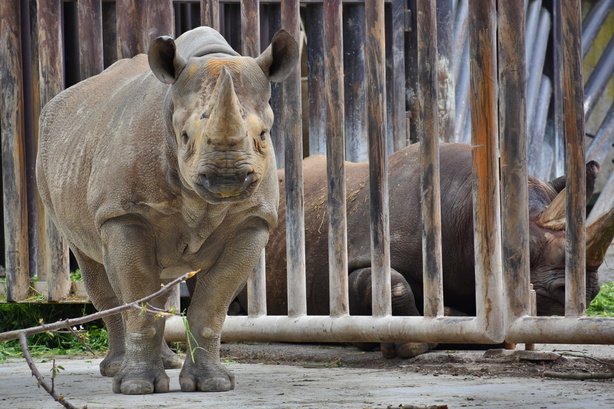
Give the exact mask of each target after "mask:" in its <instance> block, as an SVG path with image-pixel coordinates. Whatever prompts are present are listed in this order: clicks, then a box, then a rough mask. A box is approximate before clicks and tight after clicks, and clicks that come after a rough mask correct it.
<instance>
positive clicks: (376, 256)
mask: <svg viewBox="0 0 614 409" xmlns="http://www.w3.org/2000/svg"><path fill="white" fill-rule="evenodd" d="M154 3H155V7H153V4H154ZM524 3H526V2H508V1H500V2H499V4H498V7H497V4H496V2H495V0H488V1H480V2H478V1H471V0H469V1H468V0H438V1H437V2H433V1H421V0H411V1H404V0H400V1H399V0H390V1H383V0H373V1H371V0H369V1H366V2H361V1H340V0H329V1H328V0H325V1H302V2H298V1H296V2H295V1H281V2H280V1H266V2H265V1H263V2H259V1H254V0H252V1H248V0H244V1H240V2H239V1H232V0H228V1H205V0H202V1H200V2H199V1H181V2H173V1H170V0H168V1H156V2H151V3H148V2H147V3H146V2H142V1H138V0H117V1H100V0H87V1H85V0H80V1H79V2H68V1H66V2H64V1H60V0H38V1H30V2H27V1H25V2H20V1H18V0H7V1H5V2H3V3H2V5H0V18H2V20H3V22H4V23H6V24H5V25H3V31H2V33H1V38H2V40H3V42H2V44H7V46H4V45H3V46H2V49H1V50H0V51H1V53H2V54H1V55H0V58H1V61H0V75H1V80H2V100H1V103H2V106H1V107H0V108H1V113H2V118H1V120H2V123H1V126H2V141H3V145H2V146H3V161H2V172H3V191H4V202H3V203H4V215H5V216H4V225H5V242H4V246H5V258H6V261H5V267H6V278H7V280H6V284H5V285H4V288H5V292H6V295H7V299H8V301H10V302H20V301H23V300H26V299H28V297H31V296H32V293H31V290H30V288H31V287H34V288H36V289H37V290H38V291H42V293H43V294H42V295H43V298H44V300H45V301H48V302H68V301H70V300H71V299H75V300H81V301H82V300H83V298H82V297H83V296H84V294H82V293H79V291H81V290H80V289H79V288H80V287H79V285H78V284H75V283H74V282H71V280H70V275H69V274H70V258H69V253H68V249H67V246H66V244H65V243H64V242H63V240H62V239H61V238H60V237H59V236H58V235H57V233H56V232H55V229H54V227H53V225H52V223H51V222H50V221H48V220H47V219H46V217H45V215H44V211H43V209H42V206H41V205H40V203H39V201H38V200H37V199H36V191H35V186H34V178H33V169H34V167H33V164H34V162H33V161H34V157H35V146H36V118H37V117H38V112H40V109H41V107H42V106H43V105H44V104H45V103H46V102H47V101H48V100H49V99H51V97H52V96H53V95H55V94H57V93H58V92H59V91H60V90H61V89H62V88H64V86H65V85H66V86H68V85H70V84H71V83H74V82H76V81H79V80H82V79H85V78H87V77H89V76H91V75H94V74H96V73H98V72H100V71H101V70H102V69H103V68H104V67H106V66H108V65H109V64H110V63H112V62H113V61H115V60H116V59H118V58H122V57H129V56H132V55H134V54H136V53H138V52H145V51H146V50H147V47H148V44H149V41H150V40H151V39H152V38H153V37H155V36H157V35H162V34H179V33H181V32H183V31H186V30H188V29H190V28H192V27H194V26H197V25H199V24H200V23H201V22H202V23H203V24H207V25H211V26H213V27H214V28H216V29H219V30H220V31H221V32H222V33H223V34H224V36H225V37H226V38H227V39H228V40H229V42H230V44H231V45H233V47H235V49H237V50H239V51H241V53H242V54H245V55H257V54H259V52H260V44H262V43H267V42H268V40H269V39H270V37H271V35H272V34H273V33H274V32H275V31H276V30H277V29H278V28H284V29H286V30H288V31H289V32H290V33H292V34H293V35H294V36H295V38H297V39H299V38H302V36H303V35H304V36H305V37H306V41H305V42H303V45H304V47H305V49H304V55H305V59H306V64H304V66H303V67H302V70H301V71H302V72H301V71H299V70H298V69H297V71H296V72H295V73H294V75H292V76H291V77H290V78H289V79H288V80H287V81H286V82H285V83H284V84H283V85H282V86H281V87H279V88H277V87H276V88H275V89H274V93H273V95H274V96H273V102H272V103H273V106H274V107H275V108H276V125H275V128H274V129H273V131H272V135H273V137H274V138H276V140H275V142H276V147H275V148H276V156H277V159H278V167H280V168H284V169H285V173H286V181H287V183H286V191H285V192H281V194H284V195H286V202H287V208H288V214H287V232H288V235H287V243H288V246H287V247H288V249H289V250H288V254H287V259H288V282H289V283H290V284H289V288H288V306H289V308H288V311H289V314H288V315H287V316H270V315H267V313H266V300H265V299H264V298H265V294H266V289H265V287H264V286H265V282H266V280H265V274H266V272H265V271H264V270H263V269H262V268H260V269H257V271H256V272H255V274H253V275H252V277H251V278H250V281H249V283H248V291H249V301H250V304H249V311H248V315H247V316H229V317H228V318H227V320H226V323H225V326H224V333H223V338H224V339H226V340H262V341H267V340H268V341H323V342H330V341H342V342H348V341H373V342H375V341H397V340H411V341H425V342H471V343H499V342H502V341H503V340H506V341H509V342H573V343H613V342H614V325H613V324H614V321H612V320H611V319H605V318H586V317H583V313H584V309H585V307H586V306H585V305H584V297H583V294H584V293H585V291H586V288H585V286H586V284H585V282H586V281H585V273H586V272H585V261H584V248H585V234H584V230H585V222H584V219H585V213H584V212H585V210H584V209H585V203H584V200H583V197H584V195H583V192H584V189H585V187H584V183H585V181H584V172H585V170H584V161H585V157H587V153H586V152H585V146H584V145H585V141H584V116H585V114H586V115H587V116H588V115H589V114H590V113H591V110H592V107H594V104H595V101H596V100H598V99H599V96H600V91H602V90H603V89H604V88H605V85H604V84H606V83H607V81H609V80H610V78H611V77H612V68H610V67H611V65H612V64H611V62H610V61H609V60H611V59H612V58H611V56H612V55H613V53H608V52H607V51H606V52H604V54H603V56H604V60H603V63H601V60H600V63H599V64H598V67H596V68H595V70H594V71H593V72H594V73H597V74H599V75H597V74H595V76H594V77H593V75H591V77H590V78H589V81H588V82H587V85H586V88H585V89H584V90H583V81H582V74H581V69H580V64H581V62H582V56H583V51H584V50H585V49H587V48H589V47H590V42H591V40H590V36H591V35H592V34H591V33H593V32H597V31H598V29H599V28H600V27H601V26H602V25H603V22H604V21H605V19H606V17H607V16H608V15H609V14H610V12H611V10H612V6H613V3H614V2H613V1H606V0H601V1H598V2H596V3H595V5H594V6H593V9H591V12H590V13H589V14H588V15H587V17H586V19H585V21H584V35H583V33H582V31H583V28H582V21H581V12H580V2H579V1H562V2H559V1H553V2H552V5H551V7H550V8H543V7H542V2H541V1H531V2H528V5H526V6H525V4H524ZM146 5H149V6H150V7H146ZM301 17H302V18H301ZM58 21H63V24H58ZM546 21H547V23H546ZM4 23H3V24H4ZM525 24H526V26H527V30H526V32H525V31H524V30H518V27H524V26H525ZM550 26H552V27H553V30H552V33H553V35H552V36H551V37H552V38H553V40H552V42H551V43H550V44H551V45H550V47H552V51H551V52H552V53H553V54H554V61H557V63H555V64H553V66H554V67H555V72H554V74H553V75H552V76H551V77H552V78H554V79H555V80H554V81H552V80H551V79H550V77H547V76H545V75H543V70H544V68H543V65H544V62H543V61H544V59H545V54H546V48H547V44H548V40H544V38H546V39H548V38H550V37H549V36H548V33H543V32H541V30H545V29H546V27H547V28H549V27H550ZM152 29H155V30H153V31H152ZM589 29H591V30H592V31H590V30H589ZM154 31H155V32H154ZM593 38H594V36H593ZM585 41H587V42H588V44H586V45H585ZM610 43H612V41H610ZM109 44H111V45H112V46H109ZM435 44H437V47H435V46H434V45H435ZM525 45H526V47H525ZM530 45H531V47H530ZM533 45H534V46H533ZM607 49H608V50H609V49H610V47H609V46H608V48H607ZM529 55H531V57H529ZM535 56H537V57H535ZM557 58H558V59H557ZM536 60H537V61H541V63H537V64H534V63H533V62H534V61H536ZM528 62H531V64H530V68H529V69H527V66H528V65H529V64H528ZM535 65H537V66H536V67H535ZM599 67H600V68H599ZM301 77H303V78H304V79H303V80H302V79H301ZM592 78H594V79H593V80H592V82H591V79H592ZM303 90H307V93H308V97H307V104H305V105H306V108H305V109H303V111H301V102H302V99H303V98H301V95H302V92H303ZM551 94H553V95H554V97H553V99H552V100H553V103H552V104H549V103H544V100H547V101H549V100H550V95H551ZM585 97H586V98H587V99H585ZM589 97H590V98H589ZM540 98H541V99H540ZM561 101H567V104H566V105H565V106H563V105H561V104H562V102H561ZM531 104H533V105H531ZM544 104H545V105H546V106H549V105H553V107H554V118H555V119H554V120H553V121H552V124H551V126H552V127H553V130H552V132H551V134H552V135H554V136H553V137H552V142H551V143H547V141H546V140H547V139H548V135H549V134H548V132H547V131H546V127H547V126H546V122H547V118H548V109H547V107H546V108H545V109H538V108H541V107H543V106H544ZM531 106H532V107H533V108H531ZM613 112H614V108H610V110H609V113H608V115H607V116H606V118H605V119H604V120H603V123H602V125H601V127H600V128H599V132H598V133H597V135H596V137H595V138H594V140H593V143H592V144H591V145H590V147H589V149H588V152H589V153H591V152H592V154H594V155H596V156H595V157H592V158H594V159H598V160H600V161H603V160H604V159H605V156H606V154H607V152H608V149H609V148H610V147H611V145H612V134H613V133H614V131H613V129H614V122H613V121H614V114H613ZM303 113H305V116H303ZM468 118H470V119H468ZM281 124H283V126H282V125H281ZM302 124H305V126H302ZM304 128H307V129H308V130H307V131H306V132H305V131H303V129H304ZM439 140H445V141H465V142H471V144H472V145H473V152H474V181H473V183H474V199H475V206H474V217H475V220H476V223H475V226H476V228H475V232H474V236H475V245H476V255H478V256H477V257H476V286H477V288H476V293H477V300H476V303H477V313H476V316H475V317H448V316H444V315H443V306H444V302H445V300H444V299H443V287H442V280H443V279H442V266H441V264H442V263H441V257H442V254H441V220H440V212H441V209H440V205H439V203H438V200H439V197H440V192H439V183H438V182H439V162H438V161H439V156H438V149H437V143H438V141H439ZM417 141H421V143H422V152H421V155H422V175H421V183H422V186H423V189H422V191H423V192H424V195H423V204H422V213H423V220H424V227H423V232H413V234H422V235H423V240H424V243H425V246H426V249H427V251H425V252H424V254H425V260H424V266H425V268H424V270H425V272H426V273H425V275H424V287H425V294H427V295H426V296H425V300H426V303H425V306H424V311H425V314H424V317H402V316H391V307H390V305H391V299H390V292H391V287H390V250H389V245H390V243H389V240H390V237H389V226H388V224H389V217H388V195H387V186H388V173H387V172H388V169H387V162H386V157H387V155H388V154H389V153H391V152H392V151H395V150H398V149H400V148H402V147H404V146H405V145H407V144H408V143H410V142H417ZM317 153H325V154H326V155H327V160H328V165H327V169H328V171H329V173H328V179H329V185H328V186H329V193H328V211H329V220H328V223H329V232H330V242H329V259H330V263H329V264H330V266H331V271H330V298H331V299H330V305H331V311H330V316H312V315H307V310H306V289H305V281H306V280H305V274H306V271H305V264H306V263H305V251H304V247H305V244H304V228H305V227H304V219H303V213H304V209H303V182H302V179H303V170H302V158H303V157H304V156H307V155H308V154H317ZM527 157H528V158H530V159H529V162H528V163H527V160H526V158H527ZM548 158H550V159H548ZM587 158H588V157H587ZM344 160H353V161H366V160H368V162H369V166H370V170H371V172H370V175H371V176H370V181H369V189H370V205H371V209H372V211H371V220H370V223H371V226H372V227H371V235H372V266H373V270H374V271H375V272H376V274H375V275H374V278H373V297H374V299H373V306H374V308H373V316H350V315H349V311H348V288H347V286H348V283H347V270H348V265H347V237H346V230H347V225H346V224H347V221H346V220H347V215H346V214H345V204H346V198H345V167H344ZM548 160H549V163H550V164H551V165H550V166H549V167H546V168H547V170H539V172H542V173H541V174H540V175H539V176H540V177H542V178H547V177H550V176H552V175H551V172H553V170H554V172H555V173H556V174H557V175H560V174H561V173H562V169H563V165H564V166H565V167H566V174H567V180H568V182H567V183H568V184H567V208H568V211H567V221H566V223H567V240H568V244H567V254H568V256H567V261H568V262H567V263H566V277H567V279H566V280H567V281H566V293H567V309H566V316H565V317H534V316H532V315H531V310H530V308H531V307H530V304H531V302H530V291H529V268H528V263H529V254H528V250H527V249H528V247H527V245H528V238H529V232H528V214H527V209H526V208H527V205H526V203H527V200H528V197H527V192H526V186H525V184H524V183H518V181H526V179H527V174H528V172H529V167H530V166H533V165H532V164H534V163H538V162H541V163H543V162H546V161H548ZM499 162H500V163H501V164H502V165H504V166H501V167H499ZM537 171H538V170H536V172H537ZM532 173H533V172H532ZM608 188H609V189H614V182H613V181H612V179H611V180H610V182H609V184H608V185H607V186H606V188H604V191H607V189H608ZM602 196H603V195H602ZM612 197H614V195H612ZM500 198H503V200H502V199H500ZM510 198H514V200H510ZM516 198H517V199H516ZM607 200H610V204H608V203H607ZM611 200H612V199H608V198H607V195H606V199H605V200H604V201H606V203H605V205H602V207H603V208H604V209H605V210H607V209H609V208H610V207H611V206H612V205H611ZM600 201H602V199H600ZM597 207H598V206H596V208H597ZM591 217H593V215H592V214H591ZM517 220H526V221H527V222H526V223H512V222H511V221H517ZM261 265H264V263H263V262H262V263H261ZM34 276H36V277H38V281H37V282H33V281H32V277H34ZM75 290H77V291H76V292H75ZM166 331H167V332H166V333H167V339H182V338H183V337H184V334H185V331H184V329H183V324H182V322H181V320H178V319H177V320H175V319H169V320H168V321H167V330H166Z"/></svg>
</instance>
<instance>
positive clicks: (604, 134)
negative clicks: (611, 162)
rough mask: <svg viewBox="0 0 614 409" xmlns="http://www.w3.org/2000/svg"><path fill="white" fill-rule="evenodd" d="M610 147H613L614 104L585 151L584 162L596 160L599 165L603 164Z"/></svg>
mask: <svg viewBox="0 0 614 409" xmlns="http://www.w3.org/2000/svg"><path fill="white" fill-rule="evenodd" d="M612 145H614V103H612V105H611V106H610V109H609V110H608V113H607V114H606V116H605V118H604V119H603V122H602V123H601V126H600V127H599V130H598V131H597V135H595V138H593V141H592V142H591V144H590V145H589V147H588V150H587V151H586V160H587V161H589V160H596V161H597V162H599V163H603V161H604V160H606V157H607V155H608V152H609V151H610V149H611V148H612Z"/></svg>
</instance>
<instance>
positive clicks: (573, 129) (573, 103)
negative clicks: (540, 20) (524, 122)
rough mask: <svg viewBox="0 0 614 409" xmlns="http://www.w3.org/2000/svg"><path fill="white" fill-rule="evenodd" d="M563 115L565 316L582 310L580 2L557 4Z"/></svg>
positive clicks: (583, 209) (583, 214)
mask: <svg viewBox="0 0 614 409" xmlns="http://www.w3.org/2000/svg"><path fill="white" fill-rule="evenodd" d="M561 30H562V33H563V37H564V38H565V41H563V42H562V43H561V46H562V56H563V61H562V62H563V112H564V114H565V122H564V132H565V145H566V155H565V157H566V161H565V164H566V168H567V172H566V174H567V185H566V186H567V189H566V191H567V196H566V198H567V202H566V211H567V224H566V228H565V234H566V238H567V241H566V245H565V316H570V317H579V316H581V315H582V314H584V311H585V309H586V242H585V238H586V237H585V236H586V232H585V219H586V207H585V195H586V185H585V182H586V179H585V178H586V167H585V165H584V152H585V149H584V110H583V100H584V89H583V82H582V10H581V7H580V1H579V0H574V1H564V2H562V3H561Z"/></svg>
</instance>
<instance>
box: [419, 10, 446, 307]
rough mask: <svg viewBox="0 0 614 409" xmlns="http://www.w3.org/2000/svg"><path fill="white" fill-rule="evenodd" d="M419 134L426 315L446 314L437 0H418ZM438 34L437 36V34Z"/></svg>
mask: <svg viewBox="0 0 614 409" xmlns="http://www.w3.org/2000/svg"><path fill="white" fill-rule="evenodd" d="M416 12H417V14H418V16H417V18H418V24H417V25H418V30H417V32H416V36H417V37H418V38H417V40H418V66H419V68H420V72H419V74H418V95H417V97H418V102H419V114H420V115H419V118H417V121H418V126H417V129H418V136H419V138H420V186H421V188H420V191H421V192H422V257H423V262H422V265H423V276H424V280H423V281H424V316H425V317H437V316H443V270H442V259H441V194H440V183H439V180H440V178H439V123H438V121H439V117H440V115H439V112H438V111H439V110H438V106H437V101H438V98H437V92H438V89H439V85H440V84H439V82H438V81H437V78H438V69H437V66H438V64H437V60H438V56H437V47H436V44H437V31H438V30H437V11H436V9H435V3H433V2H418V9H417V10H416ZM433 37H435V38H433Z"/></svg>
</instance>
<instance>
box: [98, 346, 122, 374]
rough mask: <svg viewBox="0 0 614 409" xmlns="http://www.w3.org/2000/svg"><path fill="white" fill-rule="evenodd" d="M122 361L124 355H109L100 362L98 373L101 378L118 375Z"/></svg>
mask: <svg viewBox="0 0 614 409" xmlns="http://www.w3.org/2000/svg"><path fill="white" fill-rule="evenodd" d="M123 361H124V355H123V354H121V355H117V354H112V353H110V352H109V354H108V355H107V356H106V357H105V358H104V359H103V360H102V362H100V373H101V374H102V376H115V375H117V374H118V373H119V369H120V368H121V367H122V362H123Z"/></svg>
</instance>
